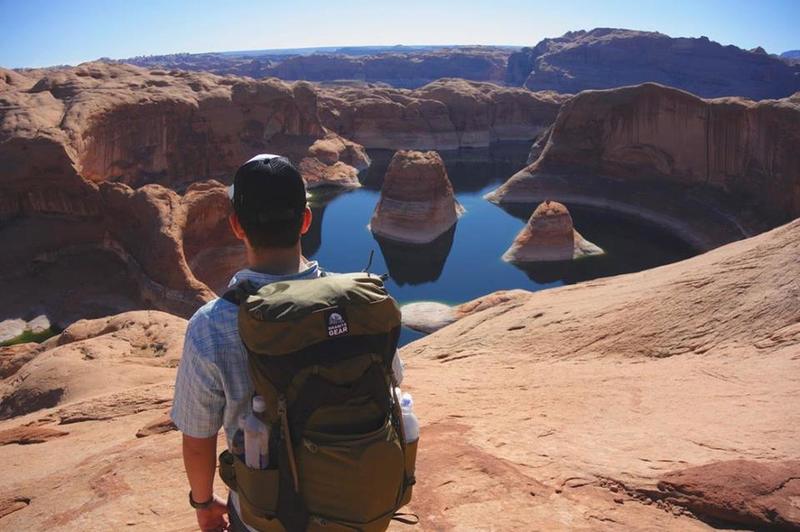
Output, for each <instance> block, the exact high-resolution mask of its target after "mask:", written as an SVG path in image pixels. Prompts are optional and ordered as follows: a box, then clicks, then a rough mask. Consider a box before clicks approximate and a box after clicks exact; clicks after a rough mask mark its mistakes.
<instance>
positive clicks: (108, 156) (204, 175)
mask: <svg viewBox="0 0 800 532" xmlns="http://www.w3.org/2000/svg"><path fill="white" fill-rule="evenodd" d="M2 79H3V84H2V85H0V236H1V237H2V241H3V243H4V251H5V253H4V254H3V256H2V258H0V266H2V272H3V273H2V276H0V280H1V281H2V283H3V286H4V287H6V288H7V289H8V291H9V293H16V292H15V291H18V292H20V294H18V295H19V297H11V296H9V297H10V300H11V299H13V300H17V299H18V300H19V301H20V304H24V301H25V298H24V294H23V292H26V291H30V290H33V294H31V297H33V298H38V297H40V296H37V295H36V294H37V293H38V292H36V290H37V288H36V286H35V282H34V280H33V277H34V276H32V271H33V270H32V268H34V269H35V268H37V267H38V266H37V264H48V265H51V266H48V268H50V269H53V268H55V269H57V268H58V267H59V266H58V265H59V264H61V263H62V262H63V261H64V260H66V259H65V257H67V256H71V257H84V259H80V258H79V259H78V260H82V261H83V262H85V264H84V263H83V262H81V267H80V268H81V269H83V270H86V272H87V275H88V276H89V278H91V275H90V272H92V271H94V270H93V266H92V260H94V259H91V258H90V257H95V258H96V253H97V252H98V250H99V251H102V252H104V253H106V255H103V256H105V257H108V256H112V257H116V259H114V260H118V261H120V262H119V263H120V264H121V265H122V267H123V269H124V270H125V271H126V274H125V275H126V280H125V285H126V286H125V287H120V288H119V291H120V292H125V293H128V287H129V286H135V287H137V288H136V290H137V291H138V296H137V300H138V301H131V300H130V299H129V298H128V297H125V298H116V299H114V298H115V297H116V296H113V294H112V295H111V296H109V297H111V298H112V299H114V301H113V302H110V300H104V301H102V302H100V301H98V302H96V303H97V305H95V304H94V303H92V302H89V301H86V302H85V305H84V310H85V312H86V314H85V315H87V316H88V315H95V314H97V313H99V312H100V310H99V309H104V312H107V311H108V309H109V305H111V308H112V309H113V308H116V309H117V310H116V311H120V310H127V308H128V307H129V306H130V305H134V306H138V305H142V306H145V307H154V308H159V309H163V310H167V311H169V312H174V313H176V314H179V315H184V316H187V315H189V314H191V313H192V312H193V311H194V309H196V308H197V306H198V305H200V304H202V303H203V302H204V301H206V300H208V299H210V298H211V297H213V293H212V292H211V291H210V290H209V289H208V287H207V286H206V285H205V284H204V283H202V282H200V281H198V280H197V279H196V278H195V277H194V275H193V273H192V271H191V269H190V268H189V266H188V263H187V260H186V252H185V250H184V237H183V233H184V230H186V231H187V234H188V235H189V242H188V244H189V247H190V256H193V255H195V254H196V253H198V250H197V249H196V248H197V245H195V244H194V242H195V241H197V240H198V239H197V238H195V237H193V236H192V235H193V234H196V233H197V232H198V231H199V230H198V229H195V228H194V227H195V226H198V225H203V226H204V227H205V226H208V225H211V226H213V227H214V228H215V230H214V232H213V233H212V234H211V235H210V236H207V238H206V240H205V243H206V245H207V246H213V245H216V243H217V242H216V241H214V238H216V237H214V235H217V236H219V234H221V233H223V232H224V231H223V230H220V229H219V227H223V229H224V226H225V223H226V221H225V218H226V216H227V210H226V209H227V208H228V201H227V199H226V196H225V190H224V188H223V186H222V184H220V183H214V184H210V185H207V186H206V189H205V191H204V195H203V196H202V197H201V195H199V194H198V190H197V189H196V188H195V189H194V190H193V189H192V184H193V183H197V182H198V181H206V180H208V179H210V178H212V177H217V178H219V179H220V180H224V181H230V179H231V177H232V174H233V172H234V171H235V170H236V168H237V167H238V165H239V164H241V163H242V161H244V160H246V159H247V158H249V157H251V156H252V155H254V154H256V153H259V152H265V151H267V152H276V153H281V154H286V155H288V156H290V157H291V158H292V159H293V160H295V161H296V162H297V163H298V165H299V167H300V169H301V171H302V172H303V177H304V178H305V179H306V182H307V184H308V187H309V188H313V187H315V186H324V185H335V186H348V187H352V186H358V179H357V174H358V171H359V170H361V169H363V168H365V167H366V166H367V165H368V164H369V158H368V157H367V155H366V152H365V151H364V149H363V147H361V146H359V145H357V144H355V143H353V142H351V141H349V140H347V139H342V138H341V137H339V136H338V135H337V134H336V133H335V132H332V131H329V130H327V129H326V128H325V127H324V126H323V125H322V123H321V121H320V119H319V115H318V104H317V95H316V92H315V90H314V89H313V88H312V87H311V86H310V85H309V84H307V83H296V84H293V85H287V84H285V83H283V82H280V81H278V80H274V79H273V80H266V81H261V82H257V81H253V80H244V79H239V78H221V77H218V76H214V75H210V74H198V73H187V72H164V71H157V70H152V71H148V70H144V69H140V68H137V67H132V66H128V65H112V64H106V63H89V64H85V65H81V66H79V67H76V68H67V69H43V70H40V71H26V72H24V73H17V72H14V71H3V72H2ZM187 189H188V190H189V191H191V192H193V193H192V194H187V196H181V194H180V193H181V192H182V191H184V190H187ZM209 195H210V196H212V197H215V198H216V199H214V200H211V202H212V203H214V202H216V203H215V205H216V206H217V207H218V208H217V210H216V211H213V212H212V213H211V214H209V213H203V212H200V211H202V210H203V209H202V208H195V207H193V205H194V203H195V202H196V201H200V202H206V203H207V202H208V201H209V200H208V199H207V196H209ZM206 203H204V205H205V204H206ZM214 213H216V214H214ZM209 217H213V218H214V220H211V221H209ZM225 230H226V229H225ZM221 238H222V237H219V238H218V240H220V239H221ZM109 253H110V255H108V254H109ZM70 260H71V259H70ZM99 271H100V270H98V271H97V272H96V273H97V274H98V275H99ZM98 282H100V281H98ZM26 283H27V284H26ZM31 283H32V284H31ZM28 285H31V286H28ZM108 288H109V289H110V290H112V292H113V291H114V288H113V287H108ZM41 290H44V288H42V289H39V291H41ZM41 297H42V298H43V299H47V296H46V295H44V294H43V295H41ZM107 299H108V298H107ZM37 301H38V299H37ZM30 304H31V305H36V304H38V303H30ZM115 305H117V306H116V307H115ZM12 308H16V307H14V305H9V308H8V309H4V310H3V313H2V315H1V316H0V319H5V318H6V317H10V316H6V313H7V312H13V310H12ZM23 310H24V311H27V310H28V309H23ZM73 310H74V309H73ZM62 316H66V317H65V318H64V319H65V320H66V321H67V322H69V321H70V320H71V319H73V317H72V313H71V312H67V313H62ZM59 321H61V320H59Z"/></svg>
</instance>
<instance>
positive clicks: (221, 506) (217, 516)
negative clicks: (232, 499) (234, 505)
mask: <svg viewBox="0 0 800 532" xmlns="http://www.w3.org/2000/svg"><path fill="white" fill-rule="evenodd" d="M195 511H196V512H197V524H198V525H200V530H202V531H203V532H222V531H224V530H228V518H227V517H226V516H227V514H228V505H227V504H225V501H223V500H222V499H220V498H219V497H217V496H216V495H214V500H213V501H212V502H211V506H209V507H208V508H202V509H200V508H198V509H196V510H195Z"/></svg>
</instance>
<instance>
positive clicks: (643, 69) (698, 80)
mask: <svg viewBox="0 0 800 532" xmlns="http://www.w3.org/2000/svg"><path fill="white" fill-rule="evenodd" d="M789 57H791V56H789ZM789 57H785V58H783V59H782V58H779V57H776V56H772V55H768V54H766V53H764V51H763V49H760V48H756V49H754V50H743V49H741V48H737V47H736V46H723V45H721V44H719V43H717V42H714V41H711V40H709V39H708V38H707V37H700V38H683V37H679V38H673V37H670V36H668V35H664V34H663V33H658V32H648V31H635V30H626V29H615V28H595V29H593V30H591V31H571V32H568V33H565V34H564V35H562V36H561V37H557V38H554V39H544V40H542V41H540V42H539V43H538V44H537V45H536V46H534V47H532V48H523V49H522V50H520V51H518V52H515V53H513V54H511V55H510V56H509V58H508V68H507V71H506V82H507V83H508V84H509V85H517V86H519V85H523V86H525V87H527V88H529V89H531V90H534V91H541V90H554V91H557V92H560V93H571V94H576V93H578V92H581V91H584V90H591V89H609V88H614V87H622V86H627V85H638V84H640V83H645V82H656V83H662V84H664V85H670V86H672V87H677V88H679V89H683V90H686V91H689V92H692V93H694V94H697V95H699V96H703V97H706V98H717V97H722V96H744V97H746V98H751V99H754V100H762V99H766V98H783V97H785V96H788V95H790V94H792V93H794V92H796V91H798V90H800V76H798V67H797V66H796V65H792V64H789V61H787V59H789Z"/></svg>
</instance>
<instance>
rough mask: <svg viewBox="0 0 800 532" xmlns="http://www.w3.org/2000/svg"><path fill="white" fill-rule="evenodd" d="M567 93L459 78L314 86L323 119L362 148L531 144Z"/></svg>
mask: <svg viewBox="0 0 800 532" xmlns="http://www.w3.org/2000/svg"><path fill="white" fill-rule="evenodd" d="M567 99H568V97H566V96H562V95H558V94H555V93H551V92H530V91H527V90H522V89H517V88H506V87H499V86H497V85H494V84H491V83H478V82H473V81H466V80H463V79H440V80H437V81H435V82H432V83H430V84H428V85H425V86H424V87H421V88H419V89H416V90H401V89H389V88H379V87H370V88H365V87H338V88H324V89H319V100H320V107H321V109H320V118H321V120H322V123H323V124H324V125H325V126H326V127H328V128H330V129H331V130H334V131H336V132H337V133H339V134H340V135H342V136H344V137H346V138H349V139H352V140H354V141H356V142H358V143H360V144H362V145H364V146H366V147H367V148H386V149H409V150H411V149H413V150H440V151H441V150H456V149H459V148H479V147H487V146H489V145H490V144H492V143H495V142H502V141H526V142H530V141H531V140H533V139H534V138H536V137H537V136H538V135H540V134H541V133H542V132H543V131H544V130H545V129H546V128H547V127H548V126H549V125H550V124H552V123H553V120H555V117H556V114H557V113H558V109H559V107H560V106H561V104H562V103H563V102H564V101H566V100H567Z"/></svg>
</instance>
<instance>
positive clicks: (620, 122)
mask: <svg viewBox="0 0 800 532" xmlns="http://www.w3.org/2000/svg"><path fill="white" fill-rule="evenodd" d="M798 144H800V98H798V96H797V95H795V96H793V97H790V98H786V99H783V100H767V101H762V102H758V103H756V102H752V101H749V100H743V99H720V100H703V99H700V98H697V97H696V96H693V95H691V94H688V93H686V92H683V91H679V90H676V89H672V88H668V87H663V86H660V85H656V84H652V83H646V84H644V85H639V86H636V87H625V88H621V89H613V90H604V91H587V92H583V93H581V94H579V95H578V96H576V97H575V98H573V99H572V100H570V101H569V102H567V103H566V104H565V105H564V106H563V108H562V110H561V112H560V113H559V115H558V118H557V119H556V121H555V123H554V124H553V127H552V128H551V129H550V131H549V137H548V138H547V142H546V145H545V147H544V149H543V150H542V152H541V154H540V156H539V158H538V159H537V160H536V161H535V162H534V163H533V164H531V165H529V166H528V167H527V168H525V169H523V170H521V171H520V172H518V173H517V174H515V175H514V176H512V177H511V179H509V180H508V182H506V183H505V184H504V185H502V186H501V187H500V188H498V189H497V190H495V191H494V192H492V193H491V194H489V195H488V198H489V199H490V200H492V201H495V202H499V203H503V202H535V201H542V200H544V199H546V198H547V197H557V198H559V199H560V200H562V201H564V202H567V203H576V204H587V205H593V206H598V207H604V208H612V209H616V210H620V211H623V212H629V213H631V214H635V215H640V216H645V217H647V218H650V219H651V220H653V221H655V222H657V223H659V224H661V225H664V226H666V227H669V228H671V229H673V230H675V231H676V232H678V233H679V234H681V235H682V236H683V237H684V238H685V239H687V240H688V241H689V242H691V243H693V244H695V245H696V246H697V247H699V248H701V249H708V248H710V247H714V246H717V245H720V244H722V243H725V242H730V241H731V240H735V239H737V238H741V237H742V236H745V235H749V234H753V233H755V232H758V231H759V230H761V229H762V228H763V227H764V225H765V224H766V225H767V226H774V225H777V224H779V223H782V222H786V221H787V220H790V219H792V218H794V217H797V216H800V152H798V150H797V149H796V148H795V147H796V146H797V145H798Z"/></svg>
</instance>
